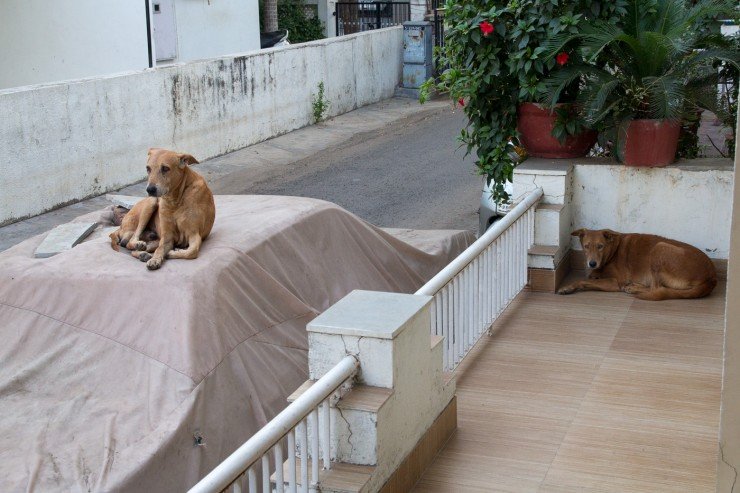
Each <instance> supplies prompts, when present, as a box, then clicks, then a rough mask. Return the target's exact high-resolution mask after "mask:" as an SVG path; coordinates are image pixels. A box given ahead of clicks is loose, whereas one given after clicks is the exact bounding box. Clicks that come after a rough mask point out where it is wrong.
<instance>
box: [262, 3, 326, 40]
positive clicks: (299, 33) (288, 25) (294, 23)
mask: <svg viewBox="0 0 740 493" xmlns="http://www.w3.org/2000/svg"><path fill="white" fill-rule="evenodd" d="M261 4H262V2H260V12H262V5H261ZM277 14H278V26H279V27H280V29H287V30H288V33H289V34H288V41H290V43H291V44H297V43H305V42H307V41H314V40H316V39H323V38H324V37H325V36H324V25H323V24H322V22H321V20H320V19H319V18H318V17H316V16H313V17H311V16H309V15H306V4H304V3H303V1H301V0H278V4H277ZM260 29H261V30H262V29H263V22H262V16H260Z"/></svg>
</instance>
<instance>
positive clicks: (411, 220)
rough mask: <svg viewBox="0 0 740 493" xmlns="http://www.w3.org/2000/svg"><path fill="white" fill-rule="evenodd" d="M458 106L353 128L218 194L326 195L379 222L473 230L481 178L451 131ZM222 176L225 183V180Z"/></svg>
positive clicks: (456, 126) (222, 185) (246, 174)
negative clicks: (336, 142)
mask: <svg viewBox="0 0 740 493" xmlns="http://www.w3.org/2000/svg"><path fill="white" fill-rule="evenodd" d="M464 124H465V118H464V115H463V114H462V112H460V111H457V112H453V111H452V109H451V108H449V107H446V108H441V109H439V110H437V111H435V112H433V113H431V114H427V115H425V116H424V117H423V118H421V119H419V118H418V117H412V118H406V119H403V120H399V121H397V122H395V123H392V124H390V125H388V126H386V127H384V128H383V129H381V130H377V131H372V132H368V133H364V134H360V135H357V136H355V137H353V138H352V139H350V140H349V141H348V142H346V143H344V144H343V145H341V146H339V147H334V148H332V149H329V150H326V151H322V152H319V153H318V154H315V155H313V156H311V157H308V158H306V159H303V160H301V161H298V162H296V163H293V164H291V165H289V166H287V167H282V168H280V169H278V170H275V172H274V173H268V175H267V176H265V173H264V171H261V172H260V176H259V177H257V176H254V177H253V176H250V175H251V174H254V173H255V172H253V171H251V170H245V171H243V172H242V173H238V174H236V175H235V174H231V175H229V176H228V178H226V179H225V180H222V181H220V182H219V183H218V184H214V186H215V188H216V189H218V190H219V193H222V194H227V193H228V194H269V195H296V196H302V197H313V198H320V199H323V200H328V201H331V202H334V203H336V204H339V205H340V206H342V207H344V208H345V209H347V210H349V211H351V212H353V213H354V214H357V215H358V216H360V217H362V218H363V219H365V220H367V221H369V222H371V223H373V224H375V225H377V226H381V227H394V228H415V229H468V230H471V231H477V224H478V203H479V201H480V194H481V180H480V178H479V177H478V176H477V175H476V174H475V169H474V166H473V159H472V156H469V157H467V158H465V159H463V154H464V149H462V148H459V144H458V143H457V136H458V134H459V132H460V129H461V128H462V127H463V126H464ZM226 180H228V182H226Z"/></svg>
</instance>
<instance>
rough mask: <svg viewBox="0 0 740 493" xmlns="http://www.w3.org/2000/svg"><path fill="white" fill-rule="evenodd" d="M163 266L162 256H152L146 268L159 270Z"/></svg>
mask: <svg viewBox="0 0 740 493" xmlns="http://www.w3.org/2000/svg"><path fill="white" fill-rule="evenodd" d="M161 266H162V259H160V258H156V257H155V258H151V259H149V261H148V262H147V263H146V268H147V269H149V270H157V269H159V268H160V267H161Z"/></svg>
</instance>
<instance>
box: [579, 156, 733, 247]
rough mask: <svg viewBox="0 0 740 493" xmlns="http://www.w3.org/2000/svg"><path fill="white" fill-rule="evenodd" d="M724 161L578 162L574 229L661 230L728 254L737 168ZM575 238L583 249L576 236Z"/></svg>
mask: <svg viewBox="0 0 740 493" xmlns="http://www.w3.org/2000/svg"><path fill="white" fill-rule="evenodd" d="M711 161H712V160H701V159H700V160H695V161H693V162H696V163H701V162H708V163H709V162H711ZM722 161H726V162H727V166H713V165H708V166H690V165H689V166H686V165H685V164H686V163H691V162H692V161H685V162H683V163H679V164H678V165H674V166H670V167H667V168H648V169H645V168H631V167H626V166H623V165H618V164H601V165H596V166H588V165H576V166H575V170H574V183H573V205H574V207H573V217H572V228H573V229H577V228H588V229H598V228H610V229H614V230H616V231H620V232H624V233H649V234H657V235H660V236H665V237H668V238H672V239H675V240H679V241H683V242H686V243H689V244H690V245H694V246H695V247H697V248H700V249H701V250H703V251H704V252H706V254H707V255H709V256H710V257H712V258H718V259H726V258H727V257H728V255H729V249H730V219H731V214H732V183H733V177H734V172H733V170H732V165H731V161H730V160H729V159H727V160H722ZM571 241H572V243H571V246H572V247H573V248H575V249H578V250H580V249H581V245H580V243H579V242H578V239H577V238H572V240H571Z"/></svg>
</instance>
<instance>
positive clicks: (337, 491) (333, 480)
mask: <svg viewBox="0 0 740 493" xmlns="http://www.w3.org/2000/svg"><path fill="white" fill-rule="evenodd" d="M288 469H289V467H288V461H287V460H286V461H285V462H283V481H284V483H285V485H287V484H288ZM374 471H375V466H358V465H355V464H345V463H343V462H332V464H331V469H330V470H328V471H327V470H324V469H319V484H320V485H321V486H320V491H321V492H322V493H361V492H363V489H364V488H365V486H366V485H367V483H368V481H370V478H371V477H372V475H373V472H374ZM300 475H301V459H300V458H296V476H298V477H297V478H296V482H297V484H298V485H300V484H301V478H300ZM308 476H309V481H310V484H315V481H314V480H313V479H312V478H311V461H309V463H308ZM270 482H271V483H272V484H275V474H273V475H272V476H271V477H270ZM299 489H300V488H299ZM309 490H313V491H316V489H315V488H311V487H310V485H309Z"/></svg>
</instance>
